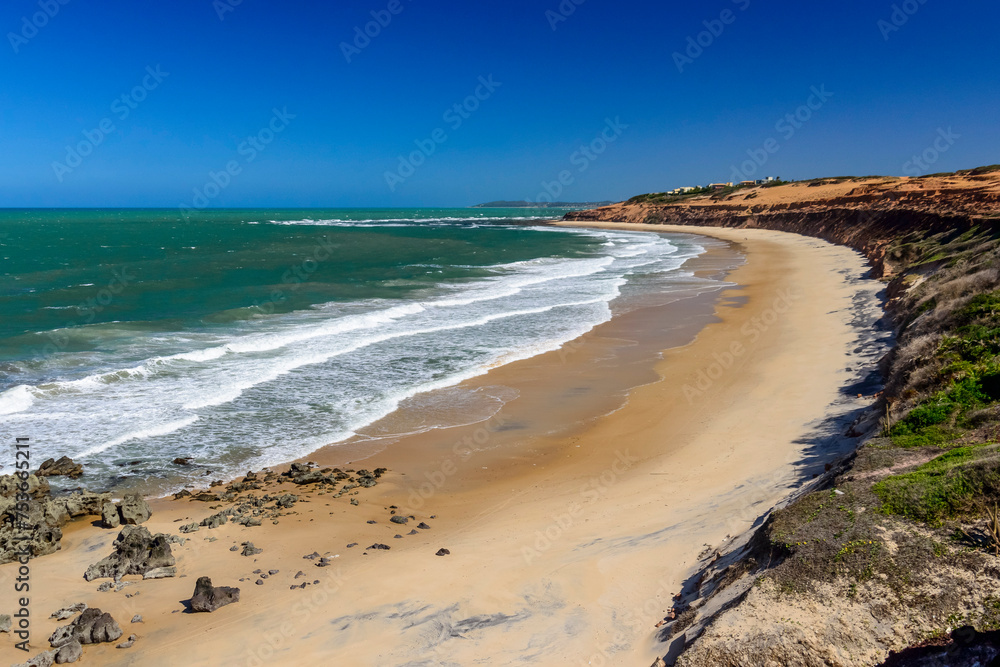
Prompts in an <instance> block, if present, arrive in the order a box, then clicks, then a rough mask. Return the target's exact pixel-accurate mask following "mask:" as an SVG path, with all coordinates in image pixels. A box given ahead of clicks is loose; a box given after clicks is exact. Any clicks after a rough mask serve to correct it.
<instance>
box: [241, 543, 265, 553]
mask: <svg viewBox="0 0 1000 667" xmlns="http://www.w3.org/2000/svg"><path fill="white" fill-rule="evenodd" d="M260 553H264V550H263V549H258V548H257V547H255V546H254V545H253V542H244V543H243V551H242V552H240V555H241V556H256V555H257V554H260Z"/></svg>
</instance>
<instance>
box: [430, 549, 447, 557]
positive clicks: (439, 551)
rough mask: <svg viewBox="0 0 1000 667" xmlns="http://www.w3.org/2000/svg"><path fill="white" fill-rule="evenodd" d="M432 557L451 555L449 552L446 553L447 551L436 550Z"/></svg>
mask: <svg viewBox="0 0 1000 667" xmlns="http://www.w3.org/2000/svg"><path fill="white" fill-rule="evenodd" d="M434 555H435V556H449V555H451V552H450V551H448V550H447V549H438V550H437V553H436V554H434Z"/></svg>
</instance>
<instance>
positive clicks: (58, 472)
mask: <svg viewBox="0 0 1000 667" xmlns="http://www.w3.org/2000/svg"><path fill="white" fill-rule="evenodd" d="M35 474H36V475H37V476H39V477H59V476H66V477H69V478H70V479H76V478H78V477H80V476H81V475H83V466H82V465H80V464H79V463H74V462H73V459H71V458H70V457H68V456H63V457H61V458H60V459H59V460H58V461H56V460H54V459H46V460H45V461H43V462H42V465H40V466H39V467H38V470H37V471H36V472H35Z"/></svg>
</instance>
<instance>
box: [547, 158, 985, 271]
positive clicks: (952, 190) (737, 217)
mask: <svg viewBox="0 0 1000 667" xmlns="http://www.w3.org/2000/svg"><path fill="white" fill-rule="evenodd" d="M661 199H662V198H661ZM656 200H657V197H655V196H654V197H650V198H647V200H646V201H643V200H642V198H635V199H633V200H629V201H628V202H623V203H620V204H614V205H612V206H605V207H602V208H597V209H591V210H587V211H573V212H570V213H568V214H567V215H566V219H567V220H580V221H587V220H595V221H597V220H599V221H607V222H638V223H647V224H671V225H701V226H709V227H732V228H755V227H756V228H762V229H773V230H777V231H785V232H793V233H796V234H803V235H806V236H814V237H817V238H821V239H824V240H826V241H830V242H831V243H838V244H842V245H846V246H849V247H851V248H854V249H856V250H858V251H859V252H861V253H863V254H864V255H865V256H866V257H867V258H868V259H869V261H870V262H871V264H872V267H873V269H874V272H875V275H876V277H882V276H887V277H888V276H891V275H893V274H894V273H895V269H896V264H897V260H896V258H894V257H892V256H889V255H887V252H886V251H887V249H888V247H889V245H890V244H892V243H893V242H894V241H899V240H900V239H901V238H902V237H905V236H906V235H907V234H911V233H913V232H917V231H919V232H924V233H926V234H939V233H945V232H956V233H963V232H965V231H968V230H969V229H971V228H973V227H979V228H981V229H982V228H986V227H989V228H998V229H1000V171H998V172H991V173H986V174H981V175H952V176H947V177H931V178H920V179H894V178H870V179H827V180H820V181H814V182H803V183H791V184H788V185H781V186H776V187H762V186H761V187H754V188H748V189H741V190H737V191H736V192H732V193H729V194H724V195H704V196H700V197H691V198H683V199H681V200H678V201H671V200H670V198H666V201H664V202H662V203H661V202H659V201H656ZM898 259H899V260H902V261H905V260H906V258H904V257H900V258H898Z"/></svg>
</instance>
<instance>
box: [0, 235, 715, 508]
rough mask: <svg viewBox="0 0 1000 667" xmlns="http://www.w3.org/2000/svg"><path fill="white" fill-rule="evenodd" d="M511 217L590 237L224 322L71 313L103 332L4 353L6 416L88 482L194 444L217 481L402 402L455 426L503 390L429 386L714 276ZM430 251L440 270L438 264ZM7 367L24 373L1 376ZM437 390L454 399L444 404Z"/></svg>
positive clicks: (661, 246) (164, 474) (125, 477)
mask: <svg viewBox="0 0 1000 667" xmlns="http://www.w3.org/2000/svg"><path fill="white" fill-rule="evenodd" d="M384 221H385V222H386V223H387V224H390V225H394V226H402V227H407V226H409V227H419V226H421V225H425V224H426V222H427V221H426V220H401V219H398V218H396V219H392V218H388V217H387V218H384ZM251 222H252V223H255V224H256V225H260V226H267V225H275V226H277V225H282V226H288V225H294V226H296V227H315V228H320V227H323V226H325V225H326V226H330V225H335V226H341V227H343V226H347V227H358V228H363V227H364V226H365V225H367V224H368V223H359V222H351V221H347V220H327V221H323V220H293V221H278V222H272V221H267V220H263V221H251ZM434 222H435V223H436V224H451V222H452V221H443V220H442V219H437V220H435V221H434ZM491 222H493V221H491ZM477 224H479V223H477ZM493 224H496V223H495V222H493ZM286 228H287V227H286ZM511 229H516V230H517V233H519V234H525V233H528V232H530V234H533V235H538V237H537V238H541V237H542V236H543V235H563V234H570V235H573V236H574V237H580V236H584V237H587V239H589V240H590V241H592V243H591V244H590V246H588V247H590V248H591V250H589V251H588V252H587V253H582V252H574V253H569V256H547V257H538V258H535V259H527V260H520V261H514V262H507V263H498V264H493V265H489V266H487V267H485V271H484V272H482V273H485V275H482V276H480V277H477V278H474V279H463V280H457V281H454V282H448V281H444V282H440V283H432V284H428V285H427V286H425V287H423V288H421V289H419V290H416V291H414V292H411V293H409V294H408V296H407V298H399V299H393V298H364V299H356V300H347V301H330V302H325V303H316V304H313V305H311V306H310V307H307V308H300V309H294V310H291V311H289V312H274V313H267V312H263V313H258V314H256V315H255V316H254V317H249V318H247V317H243V318H234V319H233V320H232V321H230V322H227V323H225V325H224V326H212V327H200V328H199V327H178V328H177V330H170V328H169V327H165V326H155V327H152V326H139V325H137V324H135V323H133V322H115V321H111V322H103V323H94V324H88V325H86V326H74V327H69V328H67V329H65V330H62V332H61V334H60V335H61V336H64V337H68V339H72V337H73V336H74V335H79V336H83V335H86V336H89V337H90V338H88V340H91V339H93V337H94V336H96V335H99V336H100V344H99V345H94V346H91V347H90V348H85V349H82V350H79V351H73V346H72V345H65V346H63V349H61V350H57V351H56V352H55V353H50V354H49V355H48V356H46V358H45V359H44V360H43V361H38V362H31V363H28V362H27V361H25V362H24V363H20V362H17V361H15V362H12V363H9V367H8V369H9V370H11V369H12V372H10V373H8V374H7V375H6V376H4V377H3V379H4V380H6V381H7V382H8V384H7V385H6V386H0V388H2V389H3V392H2V393H0V418H2V421H3V423H4V427H3V428H4V430H7V431H9V435H28V436H30V437H31V438H32V442H33V446H34V450H35V457H36V458H39V457H40V456H45V457H49V456H52V457H58V456H61V455H68V456H71V457H72V458H73V459H75V460H77V461H78V462H82V463H84V464H85V466H86V471H87V478H86V481H87V485H88V487H90V488H106V487H114V486H115V485H117V484H121V483H123V482H125V483H132V482H134V481H135V478H136V477H139V478H143V479H146V480H152V479H170V478H175V479H176V478H177V477H178V476H183V475H184V473H185V470H186V469H184V468H180V467H178V466H175V465H171V463H170V462H171V461H172V460H173V459H175V458H177V457H191V458H193V463H194V466H193V467H192V468H191V469H190V471H191V472H190V474H191V475H192V476H198V477H199V478H200V476H201V475H202V473H203V471H204V470H206V469H209V470H212V474H213V479H214V478H216V477H220V478H222V477H226V476H233V475H236V474H239V473H242V472H245V471H246V470H249V469H253V470H257V469H260V468H262V467H264V466H268V465H273V464H277V463H280V462H285V461H289V460H292V459H295V458H298V457H303V456H306V455H308V454H309V453H310V452H312V451H315V450H316V449H318V448H319V447H322V446H324V445H328V444H331V443H337V442H338V441H342V440H344V439H345V438H348V437H350V436H352V435H353V434H355V432H356V431H357V430H358V429H360V428H362V427H364V426H366V425H369V424H372V422H374V421H376V420H378V419H380V418H382V417H384V416H386V415H388V414H389V413H391V412H392V411H393V410H395V409H396V408H397V407H398V406H399V405H400V403H401V402H403V401H404V400H407V399H412V400H417V401H423V403H422V404H421V406H422V408H423V409H424V410H425V411H426V414H427V415H428V417H427V418H426V419H425V423H424V424H423V425H422V426H421V428H434V427H436V426H443V425H449V424H446V423H445V422H446V421H447V419H455V415H456V414H461V415H463V416H464V418H465V419H468V420H471V421H475V420H479V419H485V418H488V417H489V416H490V415H492V414H493V413H495V412H496V410H497V409H498V408H499V406H500V405H502V403H503V401H505V400H508V399H509V398H510V395H509V393H505V391H502V390H492V391H490V390H480V391H479V392H471V391H468V392H464V393H462V392H461V391H458V390H449V391H445V392H437V393H431V394H427V393H425V392H429V391H430V390H440V389H443V388H447V387H453V386H454V385H456V384H457V383H460V382H461V381H462V380H464V379H467V378H472V377H475V376H477V375H480V374H483V373H485V372H487V371H488V370H489V369H490V368H493V367H495V366H497V365H501V364H506V363H510V362H512V361H516V360H518V359H524V358H527V357H531V356H533V355H537V354H540V353H542V352H546V351H549V350H554V349H557V348H559V347H560V346H561V345H562V344H563V343H566V342H568V341H570V340H572V339H574V338H576V337H578V336H580V335H581V334H583V333H585V332H587V331H589V330H590V329H592V328H593V327H595V326H596V325H598V324H600V323H602V322H605V321H607V320H608V319H609V318H610V317H611V315H612V303H613V302H614V301H615V300H616V298H618V297H619V296H620V295H622V294H623V291H624V292H625V293H628V292H629V290H632V291H633V292H634V291H636V290H656V291H659V292H669V291H671V290H688V291H690V290H692V289H694V290H695V291H698V290H700V289H715V288H717V287H718V283H713V282H712V281H707V280H699V279H695V278H694V277H693V276H692V275H691V274H690V273H686V272H683V271H681V270H680V267H681V266H682V264H684V262H685V261H686V260H687V259H689V258H691V257H693V256H696V255H697V254H699V253H701V252H703V248H702V247H700V246H698V245H697V244H695V243H692V242H690V241H678V240H676V239H674V240H671V239H670V238H668V237H666V236H654V235H648V234H636V233H628V232H612V231H597V230H594V231H581V230H563V229H557V228H550V227H531V228H527V229H526V228H525V227H523V226H520V227H516V228H514V227H512V228H511ZM546 238H550V237H548V236H546ZM427 266H428V267H429V268H427V269H426V270H427V271H435V270H436V269H435V268H434V267H435V266H436V265H435V264H434V263H432V262H431V263H427ZM99 284H100V283H99ZM25 287H26V288H29V289H30V287H29V286H25ZM91 289H93V288H91ZM49 337H50V338H51V337H52V335H51V334H49ZM32 376H35V377H32ZM15 378H16V379H17V380H20V382H18V383H17V384H16V385H13V386H12V385H11V381H12V380H14V379H15ZM435 401H439V402H442V405H436V404H435ZM443 404H446V405H447V408H448V409H439V408H442V407H443ZM456 406H461V409H456ZM445 415H449V416H448V417H445ZM439 416H440V418H439ZM5 435H7V434H5ZM40 460H41V459H40V458H39V461H40Z"/></svg>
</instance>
